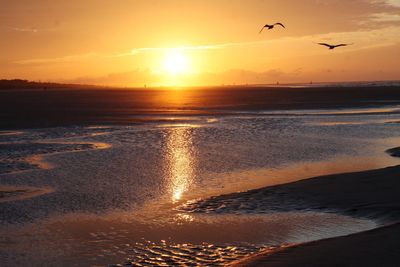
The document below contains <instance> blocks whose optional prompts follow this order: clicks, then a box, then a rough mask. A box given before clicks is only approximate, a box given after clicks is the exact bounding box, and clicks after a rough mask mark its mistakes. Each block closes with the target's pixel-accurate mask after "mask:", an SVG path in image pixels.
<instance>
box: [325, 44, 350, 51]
mask: <svg viewBox="0 0 400 267" xmlns="http://www.w3.org/2000/svg"><path fill="white" fill-rule="evenodd" d="M317 44H319V45H323V46H326V47H328V48H329V49H330V50H332V49H335V48H336V47H339V46H348V45H352V44H337V45H331V44H327V43H317Z"/></svg>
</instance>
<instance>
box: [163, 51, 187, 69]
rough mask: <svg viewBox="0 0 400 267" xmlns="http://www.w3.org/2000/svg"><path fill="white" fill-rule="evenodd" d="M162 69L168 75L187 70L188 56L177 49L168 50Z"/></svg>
mask: <svg viewBox="0 0 400 267" xmlns="http://www.w3.org/2000/svg"><path fill="white" fill-rule="evenodd" d="M164 70H165V72H167V73H168V74H170V75H178V74H184V73H187V72H189V60H188V57H187V56H186V55H185V54H184V53H183V52H182V51H179V50H172V51H168V52H167V54H166V56H165V59H164Z"/></svg>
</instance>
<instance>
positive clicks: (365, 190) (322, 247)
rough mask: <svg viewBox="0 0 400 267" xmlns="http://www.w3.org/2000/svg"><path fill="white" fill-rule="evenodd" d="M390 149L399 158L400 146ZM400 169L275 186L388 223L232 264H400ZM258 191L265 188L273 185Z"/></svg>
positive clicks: (328, 207) (273, 266) (331, 207)
mask: <svg viewBox="0 0 400 267" xmlns="http://www.w3.org/2000/svg"><path fill="white" fill-rule="evenodd" d="M387 152H388V153H389V154H390V155H392V156H397V157H398V153H399V152H400V148H393V149H389V150H387ZM399 173H400V165H397V166H392V167H386V168H383V169H377V170H370V171H364V172H356V173H345V174H335V175H328V176H322V177H315V178H310V179H305V180H301V181H298V182H294V183H289V184H285V185H279V186H273V187H272V188H273V189H272V190H274V189H275V191H278V192H279V191H281V193H282V189H283V190H285V188H286V190H288V191H291V190H295V191H300V193H299V194H300V195H302V197H303V198H308V199H307V200H306V202H308V203H314V204H315V203H319V204H321V205H325V207H323V206H321V207H320V208H322V207H323V210H324V209H325V210H327V211H328V212H329V210H330V212H332V211H335V212H338V213H341V214H345V215H349V216H354V217H360V218H370V219H374V220H377V221H381V222H382V223H383V226H381V227H378V228H375V229H372V230H368V231H363V232H359V233H355V234H351V235H346V236H338V237H334V238H328V239H322V240H317V241H312V242H307V243H300V244H296V245H292V246H287V247H283V248H279V249H276V250H272V251H271V250H266V251H263V252H260V253H257V254H256V255H252V256H250V257H246V258H244V259H241V260H239V261H236V262H233V263H232V264H230V265H229V266H231V267H258V266H270V267H291V266H296V267H301V266H304V267H306V266H307V267H310V266H349V267H350V266H388V267H391V266H393V267H394V266H399V265H400V257H399V255H400V254H399V253H400V238H399V236H400V189H399V186H400V180H399V179H398V178H397V177H398V174H399ZM346 179H348V182H347V183H346V181H345V180H346ZM350 179H351V180H350ZM318 180H319V181H318ZM340 184H342V186H341V187H340ZM357 185H358V186H357ZM338 186H339V187H338ZM344 186H345V187H344ZM307 187H308V188H309V189H308V190H307ZM357 187H361V188H357ZM259 190H264V191H266V190H271V188H269V189H268V188H263V189H259ZM304 190H306V192H304ZM317 191H319V193H320V194H319V195H318V192H317ZM351 192H352V193H351ZM315 194H317V195H315ZM335 196H336V198H335ZM315 208H316V207H315V206H312V207H311V209H315ZM317 209H318V208H317Z"/></svg>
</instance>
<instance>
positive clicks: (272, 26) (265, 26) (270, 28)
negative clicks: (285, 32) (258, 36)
mask: <svg viewBox="0 0 400 267" xmlns="http://www.w3.org/2000/svg"><path fill="white" fill-rule="evenodd" d="M275 25H279V26H282V27H283V28H285V26H284V25H283V24H282V23H280V22H277V23H275V24H272V25H269V24H265V25H264V26H263V27H262V28H261V30H260V32H259V33H261V32H262V31H263V30H264V28H267V29H268V30H272V29H273V28H274V27H275Z"/></svg>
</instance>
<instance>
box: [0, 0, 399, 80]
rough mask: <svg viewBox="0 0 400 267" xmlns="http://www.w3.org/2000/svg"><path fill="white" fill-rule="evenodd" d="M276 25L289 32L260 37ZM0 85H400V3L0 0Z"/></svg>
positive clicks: (370, 0)
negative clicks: (6, 82)
mask: <svg viewBox="0 0 400 267" xmlns="http://www.w3.org/2000/svg"><path fill="white" fill-rule="evenodd" d="M275 22H281V23H283V24H284V25H285V26H286V28H282V27H279V26H276V27H275V28H274V29H273V30H269V31H266V30H265V31H263V32H262V33H261V34H259V31H260V29H261V27H262V26H263V25H264V24H271V23H275ZM318 42H326V43H333V44H338V43H349V44H352V45H349V46H346V47H340V48H337V49H334V50H329V49H327V48H326V47H323V46H320V45H317V43H318ZM0 78H3V79H12V78H21V79H29V80H35V81H39V80H40V81H55V82H68V83H86V84H100V85H116V86H144V85H147V86H170V85H177V86H192V85H222V84H225V85H226V84H265V83H276V82H280V83H295V82H310V81H313V82H335V81H367V80H399V79H400V0H301V1H299V0H202V1H198V0H114V1H112V0H69V1H63V0H32V1H27V0H0Z"/></svg>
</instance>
